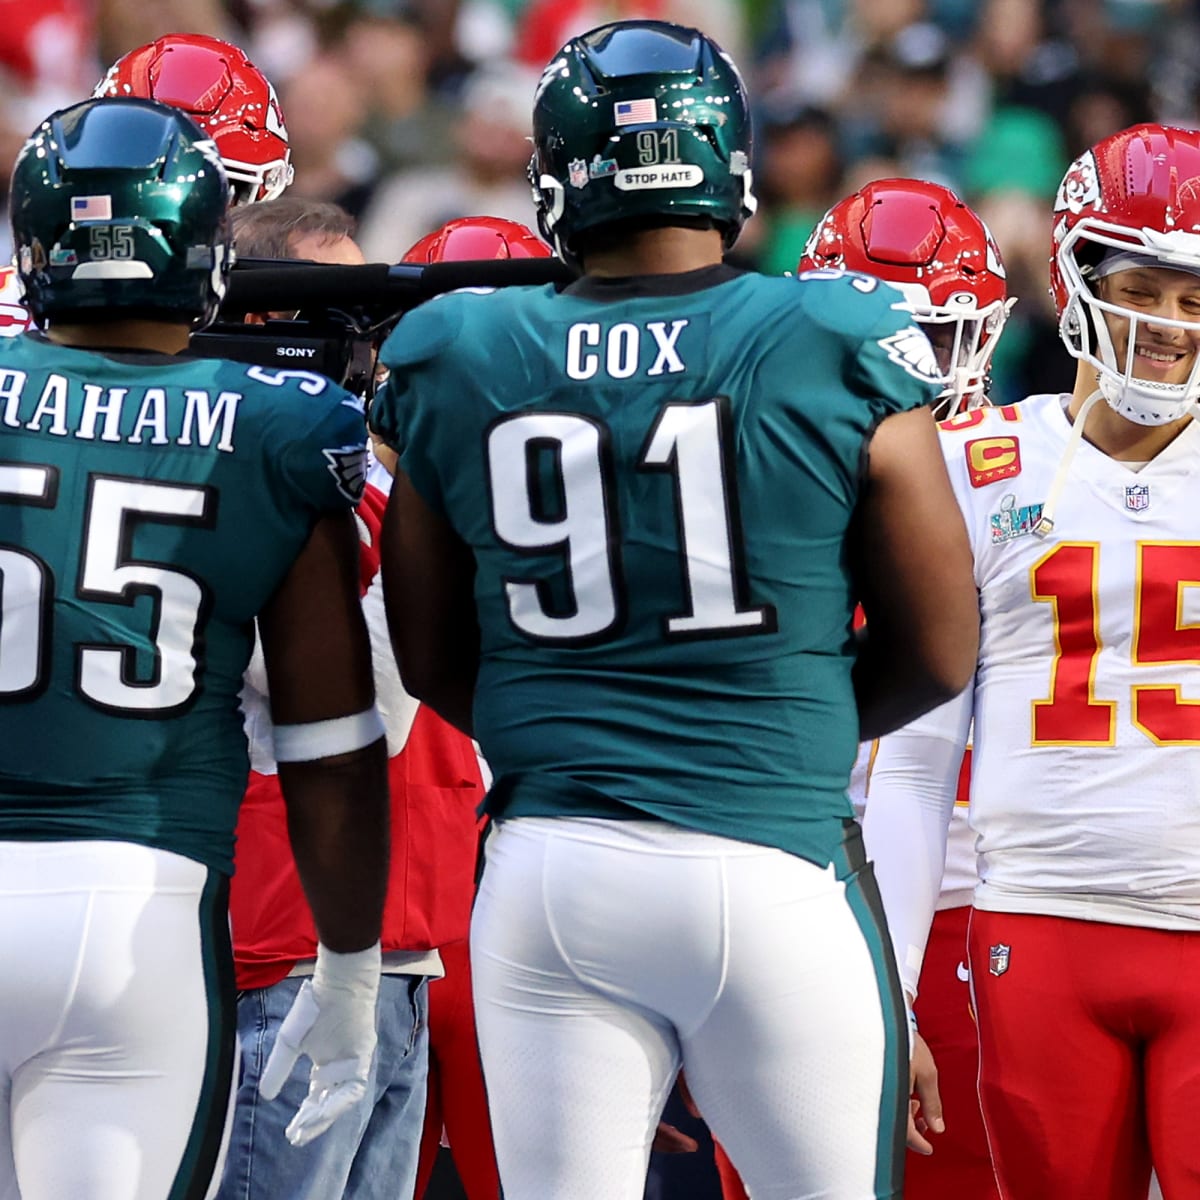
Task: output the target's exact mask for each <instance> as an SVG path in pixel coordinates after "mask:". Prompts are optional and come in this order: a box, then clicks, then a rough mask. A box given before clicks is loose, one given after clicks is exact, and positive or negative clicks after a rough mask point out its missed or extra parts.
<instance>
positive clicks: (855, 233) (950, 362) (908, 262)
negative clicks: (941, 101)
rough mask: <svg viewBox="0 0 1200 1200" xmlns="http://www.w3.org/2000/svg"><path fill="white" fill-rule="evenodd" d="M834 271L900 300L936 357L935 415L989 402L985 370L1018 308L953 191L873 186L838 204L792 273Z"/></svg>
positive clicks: (919, 184) (989, 243) (992, 251)
mask: <svg viewBox="0 0 1200 1200" xmlns="http://www.w3.org/2000/svg"><path fill="white" fill-rule="evenodd" d="M830 267H833V268H836V269H838V270H843V271H861V272H863V273H864V274H867V275H874V276H876V277H877V278H879V279H885V280H887V281H888V282H889V283H891V284H894V285H895V286H896V287H898V288H899V289H900V290H901V291H902V292H903V293H904V296H905V298H906V299H907V300H908V303H909V305H910V306H911V307H912V310H913V313H914V315H915V317H916V319H917V322H918V324H920V325H921V327H922V328H923V329H924V330H925V332H926V333H928V334H929V336H930V340H931V341H932V342H933V343H934V346H935V348H936V349H938V350H939V355H938V361H939V363H941V365H942V367H943V370H944V375H943V381H944V383H945V385H946V386H945V390H944V391H943V392H942V394H941V397H940V405H939V414H938V415H939V416H953V415H954V414H955V413H956V412H959V411H960V410H961V409H963V408H974V407H976V406H978V405H980V404H983V403H985V402H986V395H985V391H986V387H987V371H988V363H989V361H990V360H991V357H992V351H994V350H995V348H996V343H997V341H998V340H999V337H1000V334H1001V332H1002V331H1003V329H1004V322H1005V321H1006V320H1007V318H1008V311H1009V309H1010V308H1011V307H1012V306H1013V304H1014V303H1015V300H1009V299H1008V298H1007V286H1006V284H1005V278H1004V264H1003V262H1002V261H1001V258H1000V251H999V249H998V248H997V246H996V243H995V240H994V239H993V238H992V235H991V234H990V233H989V232H988V229H987V226H986V225H984V223H983V222H982V221H981V220H980V219H979V217H978V216H976V214H975V213H974V212H973V211H972V210H971V209H970V208H968V207H967V205H965V204H964V203H963V202H962V201H961V200H960V199H959V198H958V197H957V196H956V195H955V194H954V193H953V192H952V191H950V189H949V188H945V187H942V186H941V184H937V183H927V182H926V181H924V180H921V179H877V180H874V181H873V182H871V183H869V184H867V185H866V187H864V188H862V189H860V190H859V191H857V192H855V193H854V194H853V195H852V196H847V197H846V198H845V199H844V200H841V201H839V202H838V203H837V204H835V205H834V206H833V208H831V209H830V210H829V211H828V212H827V213H826V214H825V216H824V217H823V218H822V219H821V222H820V223H819V224H818V225H817V227H816V229H814V230H813V233H812V236H811V237H810V238H809V239H808V245H807V246H805V248H804V255H803V257H802V258H801V259H800V263H799V266H798V267H797V271H798V272H801V273H802V272H804V271H812V270H820V269H822V268H830Z"/></svg>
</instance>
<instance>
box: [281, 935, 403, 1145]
mask: <svg viewBox="0 0 1200 1200" xmlns="http://www.w3.org/2000/svg"><path fill="white" fill-rule="evenodd" d="M380 966H381V953H380V947H379V943H378V942H376V943H375V945H374V946H370V947H368V948H367V949H366V950H357V951H355V952H353V953H351V954H337V953H335V952H334V951H332V950H327V949H326V948H325V947H324V946H318V947H317V963H316V967H315V968H314V970H313V976H312V978H311V979H306V980H305V981H304V983H303V984H302V985H301V987H300V991H299V992H298V993H297V995H296V999H295V1001H294V1002H293V1003H292V1007H291V1009H290V1011H289V1012H288V1015H287V1016H286V1017H284V1019H283V1024H282V1025H280V1027H279V1035H278V1036H277V1037H276V1039H275V1045H274V1046H273V1047H272V1048H271V1054H270V1057H269V1058H268V1059H267V1065H266V1067H265V1068H264V1069H263V1073H262V1078H261V1079H260V1080H259V1083H258V1090H259V1093H260V1094H261V1095H262V1097H263V1099H264V1100H274V1099H275V1097H276V1096H278V1095H279V1089H280V1088H282V1087H283V1085H284V1083H285V1082H286V1081H287V1079H288V1076H289V1075H291V1073H292V1068H293V1067H294V1066H295V1065H296V1059H297V1058H299V1057H300V1055H301V1054H306V1055H307V1056H308V1057H309V1058H310V1059H311V1060H312V1074H311V1075H310V1076H309V1085H308V1095H307V1096H305V1098H304V1103H303V1104H301V1105H300V1108H299V1109H298V1110H297V1112H296V1115H295V1116H294V1117H293V1118H292V1120H291V1122H290V1123H289V1125H288V1127H287V1130H286V1133H287V1139H288V1141H289V1142H291V1143H292V1145H293V1146H304V1145H306V1144H307V1143H309V1142H311V1141H312V1140H313V1138H315V1137H319V1136H320V1135H321V1134H322V1133H324V1132H325V1130H326V1129H328V1128H329V1127H330V1125H332V1124H333V1123H334V1121H336V1120H337V1119H338V1117H340V1116H341V1115H342V1114H343V1113H345V1112H348V1111H349V1110H350V1109H352V1108H354V1106H355V1105H356V1104H358V1103H360V1102H361V1101H362V1099H363V1097H364V1096H365V1095H366V1094H367V1075H368V1074H369V1072H370V1070H371V1058H372V1056H373V1055H374V1053H375V1040H376V1036H375V1001H376V998H377V996H378V995H379V971H380Z"/></svg>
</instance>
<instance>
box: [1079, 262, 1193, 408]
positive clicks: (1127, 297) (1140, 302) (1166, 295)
mask: <svg viewBox="0 0 1200 1200" xmlns="http://www.w3.org/2000/svg"><path fill="white" fill-rule="evenodd" d="M1098 292H1099V296H1100V299H1102V300H1104V301H1106V302H1107V303H1109V304H1114V305H1119V306H1120V307H1122V308H1126V309H1129V310H1130V311H1132V312H1134V313H1136V314H1137V316H1138V320H1137V321H1136V322H1131V321H1130V320H1128V319H1126V318H1124V317H1119V316H1117V315H1115V314H1114V313H1111V312H1106V313H1105V314H1104V320H1105V322H1106V324H1107V326H1108V331H1109V336H1110V337H1111V338H1112V343H1113V350H1114V351H1115V354H1116V361H1117V362H1118V363H1121V364H1122V365H1123V364H1125V363H1126V362H1128V361H1129V359H1128V354H1129V339H1130V329H1131V328H1132V329H1133V335H1132V336H1133V360H1132V361H1133V376H1134V378H1136V379H1145V380H1149V381H1153V382H1155V383H1177V384H1183V383H1186V382H1187V380H1188V377H1189V375H1190V373H1191V370H1192V366H1193V364H1194V362H1195V357H1196V354H1197V352H1198V351H1200V275H1193V274H1191V273H1190V272H1188V271H1174V270H1170V269H1168V268H1165V267H1133V268H1131V269H1129V270H1126V271H1116V272H1114V273H1113V274H1111V275H1108V276H1106V277H1105V278H1104V279H1101V280H1100V281H1099V284H1098ZM1155 318H1165V319H1166V320H1167V321H1191V322H1196V323H1197V324H1196V327H1195V329H1192V330H1189V329H1182V328H1179V327H1178V326H1173V325H1169V324H1165V323H1163V322H1162V321H1156V319H1155Z"/></svg>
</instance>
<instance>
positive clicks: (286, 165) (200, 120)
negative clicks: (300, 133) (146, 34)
mask: <svg viewBox="0 0 1200 1200" xmlns="http://www.w3.org/2000/svg"><path fill="white" fill-rule="evenodd" d="M94 94H95V95H96V96H140V97H142V98H143V99H146V100H159V101H161V102H162V103H164V104H169V105H171V106H172V107H173V108H179V109H182V110H183V111H184V112H186V113H187V114H188V116H190V117H191V118H192V120H193V121H195V122H196V124H197V125H199V126H200V128H201V129H203V130H204V132H205V133H207V134H208V135H209V136H210V137H211V138H212V139H213V141H215V142H216V143H217V149H218V150H219V151H220V154H221V158H222V160H223V161H224V163H225V170H226V172H227V173H228V175H229V178H230V181H231V182H232V183H233V187H234V203H236V204H253V203H254V202H255V201H256V200H273V199H274V198H275V197H276V196H278V195H280V194H281V193H282V192H283V190H284V189H285V188H286V187H287V186H288V184H290V183H291V182H292V175H293V170H292V163H291V148H290V147H289V145H288V134H287V126H286V125H285V124H284V119H283V110H282V109H281V108H280V106H279V100H278V98H277V97H276V95H275V89H274V88H273V87H272V86H271V83H270V81H269V80H268V79H267V77H266V76H265V75H264V74H263V73H262V72H261V71H260V70H259V69H258V68H257V67H256V66H255V65H254V64H253V63H252V62H251V61H250V60H249V59H248V58H247V57H246V55H245V53H244V52H243V51H242V50H241V49H240V48H239V47H237V46H234V45H232V44H231V43H230V42H225V41H222V40H221V39H220V38H215V37H209V36H208V35H207V34H202V33H170V34H167V35H166V36H165V37H160V38H157V39H155V40H154V41H152V42H147V43H146V44H145V45H144V46H139V47H138V48H137V49H136V50H131V51H130V52H129V53H128V54H126V55H124V56H123V57H121V58H119V59H118V60H117V61H116V62H115V63H113V65H112V66H111V67H110V68H109V69H108V73H107V74H106V75H105V77H104V78H103V79H102V80H101V81H100V83H99V84H97V86H96V90H95V93H94Z"/></svg>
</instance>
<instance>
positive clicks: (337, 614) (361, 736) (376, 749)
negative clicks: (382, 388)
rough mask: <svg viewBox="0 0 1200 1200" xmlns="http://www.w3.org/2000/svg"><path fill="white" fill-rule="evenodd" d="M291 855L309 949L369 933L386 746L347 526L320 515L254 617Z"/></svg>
mask: <svg viewBox="0 0 1200 1200" xmlns="http://www.w3.org/2000/svg"><path fill="white" fill-rule="evenodd" d="M259 631H260V635H261V637H262V646H263V657H264V660H265V662H266V668H267V678H268V680H269V683H270V694H271V718H272V721H273V723H274V725H275V739H276V757H277V758H278V760H279V782H280V786H281V788H282V790H283V794H284V800H285V802H286V804H287V810H288V831H289V833H290V835H291V841H292V852H293V854H294V855H295V858H296V867H297V870H298V872H299V874H300V881H301V883H302V884H303V886H304V892H305V895H306V896H307V897H308V902H309V905H310V906H311V908H312V912H313V921H314V923H315V924H316V927H317V934H318V937H319V938H320V941H321V944H322V945H324V946H326V947H328V948H329V949H330V950H334V951H337V952H339V953H347V952H351V951H356V950H362V949H364V948H365V947H368V946H370V945H372V944H373V943H374V942H376V941H377V940H378V938H379V930H380V924H381V920H382V912H383V896H384V891H385V889H386V886H387V862H388V787H387V749H386V743H385V741H384V738H383V726H382V722H381V721H380V720H379V717H378V714H377V713H376V712H375V685H374V681H373V678H372V674H371V649H370V643H369V641H368V638H367V630H366V624H365V622H364V620H363V615H362V607H361V604H360V602H359V590H358V531H357V529H356V527H355V524H354V517H353V515H352V514H351V513H350V512H349V511H348V510H347V511H345V512H341V513H337V514H329V515H327V516H324V517H322V518H321V519H320V520H319V521H318V522H317V524H316V526H315V528H314V529H313V532H312V535H311V536H310V537H309V540H308V543H307V544H306V546H305V547H304V550H303V551H302V552H301V554H300V556H299V558H297V560H296V562H295V563H294V565H293V566H292V568H291V570H290V571H289V572H288V574H287V576H286V578H285V579H284V581H283V583H282V584H281V585H280V587H279V588H278V590H277V591H276V593H275V595H274V596H273V597H272V599H271V601H270V603H269V604H268V605H267V607H266V608H265V609H264V610H263V612H262V613H261V614H260V615H259Z"/></svg>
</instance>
